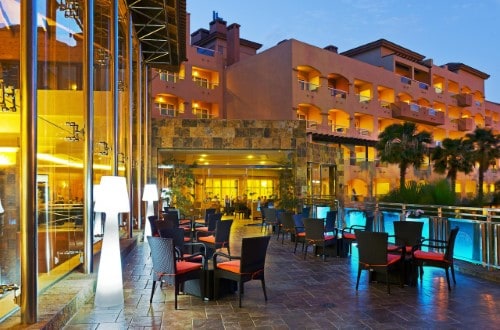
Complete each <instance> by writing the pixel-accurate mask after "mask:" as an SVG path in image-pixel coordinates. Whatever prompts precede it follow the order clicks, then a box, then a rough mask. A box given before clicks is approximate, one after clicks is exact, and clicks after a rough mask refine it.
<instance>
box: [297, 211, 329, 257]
mask: <svg viewBox="0 0 500 330" xmlns="http://www.w3.org/2000/svg"><path fill="white" fill-rule="evenodd" d="M304 228H305V231H306V236H305V244H306V247H305V249H304V259H305V258H306V256H307V247H308V246H309V245H312V246H314V249H315V250H316V249H317V248H318V246H320V247H321V248H322V252H323V254H322V255H321V256H322V258H323V261H325V260H326V247H327V246H330V245H333V244H336V243H337V235H336V233H334V234H333V235H327V234H325V222H324V220H323V219H315V218H307V219H304Z"/></svg>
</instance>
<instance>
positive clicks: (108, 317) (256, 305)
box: [64, 219, 500, 330]
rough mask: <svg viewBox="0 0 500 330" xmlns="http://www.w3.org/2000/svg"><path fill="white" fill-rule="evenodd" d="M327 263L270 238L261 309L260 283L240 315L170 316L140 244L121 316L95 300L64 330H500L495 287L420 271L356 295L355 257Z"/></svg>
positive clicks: (230, 303) (224, 306)
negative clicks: (412, 279)
mask: <svg viewBox="0 0 500 330" xmlns="http://www.w3.org/2000/svg"><path fill="white" fill-rule="evenodd" d="M250 223H252V222H251V221H250V220H236V219H235V224H234V226H233V230H232V236H231V237H232V242H233V243H232V245H231V250H232V251H231V252H232V253H233V254H237V253H238V252H239V247H238V244H236V242H238V241H239V238H241V237H245V236H255V235H261V234H262V233H261V228H260V227H258V226H248V224H250ZM356 250H357V249H356V248H355V247H354V248H353V255H352V256H350V257H348V258H334V257H330V258H327V260H326V262H323V261H322V260H321V259H320V258H318V257H316V256H314V255H313V254H312V253H309V254H308V257H307V259H306V260H303V258H302V254H301V253H297V254H296V255H294V254H293V243H291V242H290V241H289V240H285V243H284V244H281V239H280V241H277V240H276V237H275V236H273V238H272V239H271V243H270V245H269V249H268V257H267V263H266V283H267V289H268V291H267V293H268V297H269V300H268V302H267V303H266V302H265V301H264V297H263V294H262V289H261V287H260V281H252V282H248V283H247V284H246V285H245V294H244V297H243V308H239V307H238V295H237V293H235V294H231V295H229V296H226V297H224V298H222V299H220V300H217V301H203V300H202V299H201V298H198V297H194V296H190V295H181V296H179V310H174V306H173V289H172V287H168V286H163V288H162V289H161V290H159V289H157V290H156V293H155V297H154V300H153V303H152V304H150V303H149V296H150V293H151V281H150V278H151V275H150V272H151V259H150V257H149V247H148V246H147V243H146V244H144V243H142V242H141V243H139V244H138V245H137V246H136V248H135V249H134V250H133V251H132V252H131V253H130V254H129V256H128V257H127V259H126V267H125V269H124V286H125V305H124V307H123V308H116V309H103V308H94V306H93V300H92V299H91V300H90V301H88V303H87V304H85V306H84V307H83V308H81V309H80V310H78V312H77V313H76V315H75V316H74V317H73V318H72V319H71V320H70V322H69V323H68V324H67V325H66V326H65V328H64V329H66V330H74V329H191V328H192V329H199V328H207V329H208V328H209V329H241V328H245V329H246V328H260V329H336V328H338V329H482V330H484V329H499V328H500V284H499V283H498V282H493V281H487V280H484V279H481V278H478V277H472V276H469V275H465V274H463V273H460V272H457V273H456V275H457V276H456V279H457V284H456V287H454V288H453V290H452V291H451V292H449V291H448V289H447V284H446V277H445V273H444V270H441V269H432V268H426V271H425V274H424V278H423V280H422V281H421V282H419V283H418V285H417V286H416V287H406V286H405V287H404V288H400V287H399V285H391V294H390V295H388V294H387V293H386V286H385V284H383V283H368V279H367V273H366V272H363V273H362V277H361V282H360V287H359V291H358V292H356V291H355V283H356V272H357V255H356Z"/></svg>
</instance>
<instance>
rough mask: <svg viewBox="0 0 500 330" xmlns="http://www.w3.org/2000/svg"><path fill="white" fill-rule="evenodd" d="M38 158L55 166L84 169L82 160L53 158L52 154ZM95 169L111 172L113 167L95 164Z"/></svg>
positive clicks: (39, 155)
mask: <svg viewBox="0 0 500 330" xmlns="http://www.w3.org/2000/svg"><path fill="white" fill-rule="evenodd" d="M36 158H37V159H38V160H44V161H47V162H51V163H54V164H58V165H63V166H68V167H73V168H83V162H81V161H80V160H71V159H67V158H60V157H56V156H53V155H51V154H43V153H38V154H37V155H36ZM93 168H94V169H95V170H108V171H109V170H111V165H104V164H94V166H93ZM118 171H125V166H123V165H122V166H118Z"/></svg>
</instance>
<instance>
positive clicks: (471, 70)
mask: <svg viewBox="0 0 500 330" xmlns="http://www.w3.org/2000/svg"><path fill="white" fill-rule="evenodd" d="M446 67H447V68H448V70H450V71H451V72H455V73H457V71H460V70H462V71H465V72H468V73H470V74H473V75H475V76H477V77H479V78H482V79H488V78H489V77H490V75H489V74H487V73H484V72H482V71H479V70H477V69H474V68H473V67H470V66H468V65H466V64H463V63H447V64H446Z"/></svg>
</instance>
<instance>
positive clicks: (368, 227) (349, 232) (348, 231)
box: [340, 212, 375, 255]
mask: <svg viewBox="0 0 500 330" xmlns="http://www.w3.org/2000/svg"><path fill="white" fill-rule="evenodd" d="M374 219H375V216H374V215H372V214H370V215H369V214H367V213H366V212H365V224H364V225H352V226H350V227H347V228H344V229H342V232H341V233H342V236H341V237H342V241H343V243H344V244H345V245H347V246H348V253H351V252H352V243H353V242H355V241H356V231H360V230H363V231H372V230H373V220H374ZM344 244H342V248H343V246H344ZM340 255H344V251H340Z"/></svg>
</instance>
